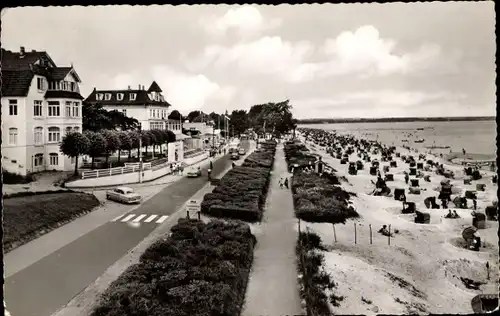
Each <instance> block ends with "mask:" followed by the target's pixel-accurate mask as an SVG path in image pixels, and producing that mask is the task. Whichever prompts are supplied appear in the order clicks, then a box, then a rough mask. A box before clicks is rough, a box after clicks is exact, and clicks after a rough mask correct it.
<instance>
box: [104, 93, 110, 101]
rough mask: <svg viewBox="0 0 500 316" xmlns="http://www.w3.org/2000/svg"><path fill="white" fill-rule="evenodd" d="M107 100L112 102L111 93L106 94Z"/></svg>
mask: <svg viewBox="0 0 500 316" xmlns="http://www.w3.org/2000/svg"><path fill="white" fill-rule="evenodd" d="M105 98H106V99H105V100H106V101H109V100H111V93H106V95H105Z"/></svg>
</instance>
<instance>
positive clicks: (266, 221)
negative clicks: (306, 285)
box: [242, 144, 304, 316]
mask: <svg viewBox="0 0 500 316" xmlns="http://www.w3.org/2000/svg"><path fill="white" fill-rule="evenodd" d="M284 176H289V174H288V172H287V168H286V162H285V155H284V152H283V146H282V145H281V144H279V145H278V150H277V151H276V157H275V161H274V168H273V172H272V175H271V183H270V187H269V193H268V196H267V201H266V210H265V213H264V218H263V221H262V223H261V224H260V226H261V227H260V228H259V229H258V231H259V232H260V233H258V234H257V235H256V237H257V246H256V248H255V253H254V262H253V267H252V272H251V274H250V280H249V283H248V288H247V295H246V300H245V306H244V308H243V313H242V315H243V316H274V315H304V312H303V310H302V308H301V304H300V301H301V300H300V296H299V284H298V280H297V265H296V261H295V243H296V240H297V232H296V230H295V225H296V223H297V220H296V218H295V216H294V211H293V200H292V193H291V191H290V190H287V189H280V187H279V181H280V178H281V177H284ZM289 181H290V179H289Z"/></svg>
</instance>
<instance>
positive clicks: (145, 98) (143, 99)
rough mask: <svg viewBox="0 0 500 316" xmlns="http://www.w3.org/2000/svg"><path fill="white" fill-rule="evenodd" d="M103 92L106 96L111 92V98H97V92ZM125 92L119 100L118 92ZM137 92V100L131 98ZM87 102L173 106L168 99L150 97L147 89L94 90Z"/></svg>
mask: <svg viewBox="0 0 500 316" xmlns="http://www.w3.org/2000/svg"><path fill="white" fill-rule="evenodd" d="M99 93H102V94H103V95H104V96H105V95H106V94H110V96H111V98H110V99H109V100H106V99H105V98H104V99H103V100H97V94H99ZM119 93H121V94H123V99H122V100H118V94H119ZM132 93H135V100H130V94H132ZM84 102H85V103H99V104H101V105H159V106H167V107H169V106H171V104H170V103H168V102H167V101H155V100H153V99H151V98H150V97H149V94H148V91H146V90H96V89H94V91H92V93H90V95H89V96H88V97H87V98H86V99H85V101H84Z"/></svg>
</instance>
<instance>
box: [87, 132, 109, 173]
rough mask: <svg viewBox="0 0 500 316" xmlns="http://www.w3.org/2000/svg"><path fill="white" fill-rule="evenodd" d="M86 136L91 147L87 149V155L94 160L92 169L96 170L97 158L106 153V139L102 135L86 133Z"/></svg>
mask: <svg viewBox="0 0 500 316" xmlns="http://www.w3.org/2000/svg"><path fill="white" fill-rule="evenodd" d="M84 135H85V136H86V137H87V139H88V140H89V143H90V145H89V147H88V148H87V152H86V154H87V155H89V156H90V157H91V158H92V169H94V165H95V164H94V161H95V157H97V156H99V155H101V154H102V153H104V152H105V151H106V146H107V144H106V138H104V136H103V135H102V134H100V133H96V132H92V131H85V132H84Z"/></svg>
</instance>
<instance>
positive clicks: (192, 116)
mask: <svg viewBox="0 0 500 316" xmlns="http://www.w3.org/2000/svg"><path fill="white" fill-rule="evenodd" d="M200 115H201V112H200V111H191V112H189V114H188V116H187V119H188V120H189V122H194V119H195V118H197V117H198V116H200Z"/></svg>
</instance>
